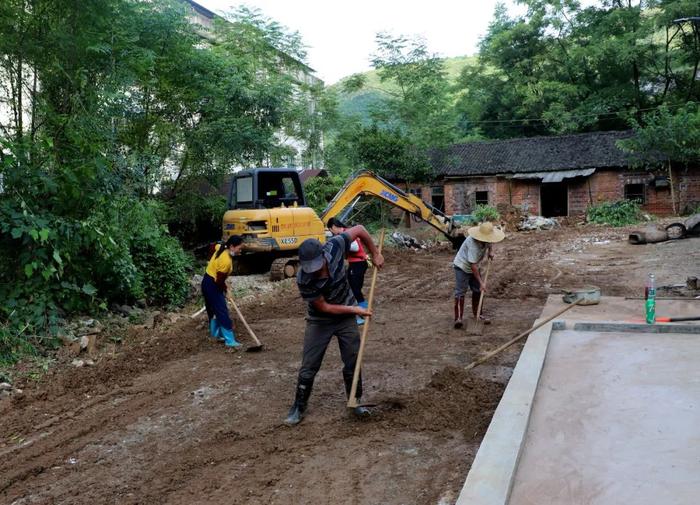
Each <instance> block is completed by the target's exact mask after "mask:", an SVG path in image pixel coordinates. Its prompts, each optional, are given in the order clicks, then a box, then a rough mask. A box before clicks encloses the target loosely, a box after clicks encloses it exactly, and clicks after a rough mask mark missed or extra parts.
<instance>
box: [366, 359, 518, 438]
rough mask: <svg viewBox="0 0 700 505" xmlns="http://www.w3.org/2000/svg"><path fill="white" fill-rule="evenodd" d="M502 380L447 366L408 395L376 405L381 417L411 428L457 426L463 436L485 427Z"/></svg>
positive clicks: (478, 432)
mask: <svg viewBox="0 0 700 505" xmlns="http://www.w3.org/2000/svg"><path fill="white" fill-rule="evenodd" d="M503 390H504V386H503V385H502V384H499V383H496V382H492V381H487V380H484V379H481V378H478V377H474V376H473V375H470V374H469V373H468V372H465V371H464V370H463V369H461V368H458V367H454V366H450V367H447V368H444V369H443V370H440V371H439V372H436V373H434V374H433V376H432V378H431V380H430V382H429V383H428V384H427V385H426V386H425V387H424V388H423V389H421V390H419V391H418V392H416V393H415V394H413V395H411V396H410V397H402V398H395V399H391V400H388V401H386V402H384V403H383V404H382V405H381V406H379V411H380V412H381V418H382V420H383V421H386V422H388V423H389V424H392V425H394V426H399V427H403V428H410V429H411V430H414V431H444V430H459V431H461V432H462V433H463V434H464V435H465V437H466V438H468V439H471V438H473V437H475V436H480V435H481V434H483V433H484V432H485V431H486V428H487V427H488V424H489V421H490V419H491V415H492V413H493V410H494V409H495V408H496V405H498V402H499V401H500V398H501V396H502V394H503Z"/></svg>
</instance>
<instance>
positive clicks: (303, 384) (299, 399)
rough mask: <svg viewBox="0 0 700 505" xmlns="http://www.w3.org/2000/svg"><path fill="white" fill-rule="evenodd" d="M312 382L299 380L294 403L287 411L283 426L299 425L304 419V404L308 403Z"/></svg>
mask: <svg viewBox="0 0 700 505" xmlns="http://www.w3.org/2000/svg"><path fill="white" fill-rule="evenodd" d="M313 384H314V382H313V380H311V381H308V380H301V379H300V380H299V382H298V383H297V391H296V396H295V398H294V403H293V404H292V407H291V408H290V409H289V413H288V414H287V418H286V419H285V420H284V424H286V425H287V426H295V425H297V424H299V423H300V422H301V420H302V418H303V417H304V412H305V411H306V404H307V402H308V401H309V396H311V388H312V387H313Z"/></svg>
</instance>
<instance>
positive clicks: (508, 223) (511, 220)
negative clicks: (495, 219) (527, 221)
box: [496, 203, 523, 231]
mask: <svg viewBox="0 0 700 505" xmlns="http://www.w3.org/2000/svg"><path fill="white" fill-rule="evenodd" d="M496 210H497V211H498V213H499V214H500V216H501V219H500V222H501V227H502V228H503V230H504V231H517V230H518V225H519V224H520V223H521V222H522V220H523V211H522V209H521V208H520V207H516V206H515V205H510V204H508V203H499V204H498V205H496Z"/></svg>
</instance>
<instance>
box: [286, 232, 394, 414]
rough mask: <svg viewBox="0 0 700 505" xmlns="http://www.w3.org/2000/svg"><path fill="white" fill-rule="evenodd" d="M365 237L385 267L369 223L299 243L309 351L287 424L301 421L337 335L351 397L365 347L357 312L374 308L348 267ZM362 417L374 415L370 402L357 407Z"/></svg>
mask: <svg viewBox="0 0 700 505" xmlns="http://www.w3.org/2000/svg"><path fill="white" fill-rule="evenodd" d="M357 239H360V241H361V242H362V244H363V245H364V246H365V247H366V248H367V250H368V251H369V252H370V254H371V255H372V263H373V264H374V266H375V267H377V268H381V267H382V266H383V265H384V258H383V256H382V254H381V253H380V252H379V250H378V248H377V246H376V245H375V244H374V241H373V240H372V237H370V235H369V233H367V230H366V229H365V227H364V226H353V227H352V228H348V229H346V230H345V231H344V232H342V233H340V234H339V235H336V236H334V237H332V238H330V239H328V241H327V242H326V243H325V244H321V242H319V241H318V240H316V239H311V238H310V239H306V240H305V241H304V242H303V243H302V244H301V247H299V266H300V268H299V272H298V274H297V286H298V287H299V293H301V297H302V298H303V299H304V301H305V302H306V303H307V306H308V314H307V316H306V332H305V334H304V350H303V355H302V360H301V367H300V368H299V377H298V379H297V387H296V395H295V398H294V404H293V405H292V407H291V409H290V410H289V414H288V415H287V418H286V420H285V423H286V424H288V425H290V426H292V425H295V424H298V423H299V422H300V421H301V419H302V417H303V415H304V411H305V410H306V405H307V402H308V400H309V396H310V395H311V388H312V387H313V384H314V378H315V377H316V373H317V372H318V371H319V369H320V368H321V363H322V361H323V356H324V355H325V353H326V349H327V348H328V344H329V343H330V341H331V338H333V335H335V336H336V337H337V338H338V345H339V347H340V356H341V358H342V360H343V365H344V367H343V379H344V381H345V391H346V393H347V395H348V396H350V389H351V386H352V379H353V373H354V371H355V363H356V362H357V354H358V352H359V349H360V332H359V330H358V327H357V321H356V319H355V318H356V316H360V317H367V316H371V315H372V313H371V312H370V311H369V310H368V309H367V308H363V307H360V306H358V305H357V302H356V300H355V297H354V296H353V294H352V290H351V289H350V285H349V284H348V277H347V273H346V269H345V257H346V256H347V254H348V252H349V251H350V247H351V245H352V243H353V242H354V241H355V240H357ZM361 396H362V381H361V380H360V381H359V382H358V384H357V391H356V398H358V399H359V398H360V397H361ZM354 412H355V414H356V415H358V416H366V415H369V410H367V408H365V407H362V406H360V407H356V408H355V411H354Z"/></svg>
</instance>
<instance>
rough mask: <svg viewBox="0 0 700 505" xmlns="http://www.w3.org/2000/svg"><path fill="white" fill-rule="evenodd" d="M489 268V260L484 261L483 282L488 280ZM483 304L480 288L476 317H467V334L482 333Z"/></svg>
mask: <svg viewBox="0 0 700 505" xmlns="http://www.w3.org/2000/svg"><path fill="white" fill-rule="evenodd" d="M490 268H491V260H490V259H489V260H488V263H486V275H485V276H484V284H486V282H487V281H488V280H489V269H490ZM483 304H484V291H483V290H481V296H480V297H479V307H478V308H477V309H476V317H475V318H474V319H467V333H468V334H469V335H481V334H482V333H484V322H483V321H482V320H481V306H482V305H483Z"/></svg>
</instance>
